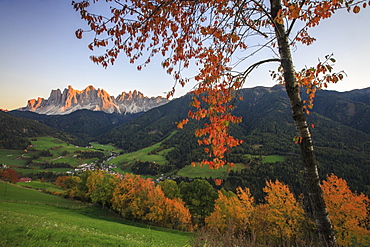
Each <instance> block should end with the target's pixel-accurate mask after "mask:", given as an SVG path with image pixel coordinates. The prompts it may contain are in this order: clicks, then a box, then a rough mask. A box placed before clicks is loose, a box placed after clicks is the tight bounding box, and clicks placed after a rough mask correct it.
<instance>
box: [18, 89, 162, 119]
mask: <svg viewBox="0 0 370 247" xmlns="http://www.w3.org/2000/svg"><path fill="white" fill-rule="evenodd" d="M167 102H168V100H167V99H165V98H162V97H152V98H148V97H145V96H144V94H143V93H141V92H140V91H137V90H134V91H130V92H129V93H126V92H122V93H121V94H120V95H118V96H117V98H115V97H114V96H110V95H109V94H108V93H107V92H106V91H105V90H104V89H100V88H98V89H95V87H94V86H92V85H89V86H87V87H86V88H85V89H84V90H81V91H79V90H76V89H74V88H73V87H72V85H68V88H65V89H64V90H63V93H62V91H61V90H60V89H56V90H51V93H50V96H49V98H48V99H44V98H40V97H38V98H37V99H30V100H28V103H27V106H26V107H23V108H20V109H19V110H21V111H32V112H36V113H39V114H46V115H65V114H69V113H72V112H74V111H76V110H80V109H87V110H92V111H104V112H107V113H113V112H115V113H119V114H125V113H137V112H143V111H148V110H150V109H152V108H154V107H157V106H160V105H163V104H166V103H167Z"/></svg>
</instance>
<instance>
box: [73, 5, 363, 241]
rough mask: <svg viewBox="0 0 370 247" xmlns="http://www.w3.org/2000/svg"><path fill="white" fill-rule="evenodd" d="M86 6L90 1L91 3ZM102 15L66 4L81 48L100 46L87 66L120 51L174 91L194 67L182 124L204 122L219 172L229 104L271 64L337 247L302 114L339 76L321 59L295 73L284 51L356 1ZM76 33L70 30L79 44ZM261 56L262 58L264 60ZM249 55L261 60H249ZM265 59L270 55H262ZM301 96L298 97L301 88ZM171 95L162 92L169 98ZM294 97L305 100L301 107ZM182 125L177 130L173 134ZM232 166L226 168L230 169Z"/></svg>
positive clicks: (324, 224) (321, 224)
mask: <svg viewBox="0 0 370 247" xmlns="http://www.w3.org/2000/svg"><path fill="white" fill-rule="evenodd" d="M93 2H94V3H96V2H98V0H94V1H93ZM106 2H107V5H106V6H109V10H108V13H109V15H108V16H106V17H105V16H102V15H101V14H95V13H90V12H89V11H88V8H89V6H90V1H87V0H84V1H79V2H74V1H73V2H72V4H73V7H74V9H75V10H76V11H79V13H80V15H81V18H82V19H84V20H86V21H87V24H88V25H89V29H90V30H86V31H93V32H94V33H95V36H94V39H93V41H92V42H91V43H90V44H89V45H88V47H89V49H91V50H94V49H95V50H98V51H99V47H102V48H103V49H104V50H103V54H102V55H93V56H91V59H92V61H93V62H95V63H98V64H101V65H102V66H104V67H107V66H108V65H109V64H114V62H115V61H116V59H117V57H118V55H119V54H120V53H121V52H122V53H124V54H125V55H126V56H127V57H129V59H130V62H131V63H134V62H138V63H139V64H138V66H137V68H138V70H141V69H142V68H143V67H145V66H146V65H147V64H148V63H150V61H151V60H152V58H153V56H154V55H156V54H160V55H162V56H163V63H162V65H163V67H164V69H166V71H167V73H169V74H171V75H173V77H174V79H175V82H176V84H180V85H185V84H186V83H187V82H188V81H189V80H190V79H189V78H187V77H184V76H182V71H183V69H184V68H187V67H189V66H190V64H194V65H195V66H197V67H198V68H199V70H198V71H197V73H196V74H195V75H194V77H193V78H194V80H195V81H196V82H197V85H196V88H195V89H194V91H193V94H194V100H193V103H192V105H193V106H194V107H195V109H196V110H195V111H192V112H190V113H189V117H190V118H194V119H202V118H208V119H209V122H208V123H206V124H205V126H204V128H202V129H199V130H197V131H196V135H197V136H199V137H200V138H201V139H200V140H199V141H198V142H199V144H201V145H210V148H209V147H206V148H205V152H207V153H208V154H209V156H210V158H209V159H207V160H204V161H203V163H204V164H208V165H210V167H212V168H214V167H216V168H217V167H220V166H222V165H225V164H226V163H227V162H226V161H225V159H224V153H225V152H226V151H228V150H229V149H230V148H232V147H233V146H236V145H239V144H240V143H241V141H240V140H237V139H235V138H233V137H231V136H230V135H229V134H228V128H229V126H230V124H231V123H238V122H240V121H241V119H240V118H238V117H235V116H233V115H232V114H231V110H232V109H233V104H232V103H233V100H234V99H235V97H236V96H237V90H238V89H240V88H241V87H242V86H243V85H244V83H245V81H246V79H247V78H248V75H249V74H250V73H251V72H252V71H253V70H254V69H256V68H257V67H259V66H261V65H263V64H265V63H270V62H273V63H277V64H278V65H279V69H278V71H277V72H276V73H273V77H274V78H276V79H277V80H278V81H280V82H281V83H283V84H284V85H285V90H286V92H287V95H288V97H289V99H290V105H291V109H292V117H293V121H294V124H295V127H296V130H297V139H296V142H297V144H298V145H299V147H300V150H301V156H302V160H303V164H304V172H305V175H304V177H305V178H306V184H307V186H306V187H307V191H308V194H309V196H310V202H311V207H312V209H313V212H314V217H315V222H316V225H317V228H318V232H319V236H320V239H321V242H322V245H323V246H337V243H336V240H335V236H334V231H333V227H332V225H331V222H330V219H329V217H328V213H327V208H326V205H325V202H324V199H323V193H322V189H321V187H320V179H319V176H318V170H317V162H316V158H315V154H314V148H313V142H312V138H311V133H310V130H309V127H308V124H307V121H306V115H305V114H306V113H309V110H310V108H311V107H312V106H313V98H314V96H315V92H316V90H318V89H321V88H322V87H325V86H327V83H330V82H334V83H335V82H337V81H338V80H340V79H341V78H343V75H342V74H341V73H333V71H332V64H333V63H334V62H335V59H334V58H332V57H330V56H328V57H326V58H325V59H324V60H323V61H321V62H319V64H318V65H315V66H312V67H307V68H305V69H303V70H301V71H296V70H295V68H294V64H293V59H292V54H291V46H295V45H296V44H297V43H302V44H304V45H310V44H312V42H314V41H315V38H313V37H312V36H310V34H309V32H310V29H311V28H312V27H315V26H317V25H319V24H320V23H321V21H322V20H323V19H326V18H329V17H331V16H332V15H333V14H334V13H335V12H336V11H337V10H339V9H347V10H348V11H353V12H355V13H357V12H359V11H360V7H359V4H362V3H363V7H366V2H365V1H364V0H359V1H357V2H355V1H354V0H321V1H320V0H319V1H313V0H269V1H263V0H237V1H225V0H211V1H210V0H188V1H186V0H184V1H183V0H168V1H163V0H151V1H139V0H131V1H120V0H106ZM83 33H84V30H82V29H79V30H77V31H76V36H77V37H78V38H82V35H83ZM265 51H267V52H268V53H265ZM257 53H260V54H262V55H266V58H265V59H262V60H257V61H253V60H251V58H253V57H256V56H254V55H256V54H257ZM267 54H271V55H267ZM302 88H303V89H304V90H301V89H302ZM174 90H175V88H173V90H172V91H171V92H169V96H170V95H173V93H174ZM301 92H306V93H308V100H307V101H303V100H302V98H301ZM187 121H188V120H187V119H185V120H183V121H181V122H179V123H178V126H179V127H180V128H181V127H182V126H183V125H184V124H185V123H187ZM230 165H232V164H230Z"/></svg>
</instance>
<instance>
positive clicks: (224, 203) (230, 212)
mask: <svg viewBox="0 0 370 247" xmlns="http://www.w3.org/2000/svg"><path fill="white" fill-rule="evenodd" d="M236 190H237V195H236V194H234V193H232V192H226V191H218V199H216V201H215V207H214V211H213V213H212V214H211V215H210V216H209V217H207V218H206V219H205V222H206V224H207V226H209V227H212V228H216V229H218V230H220V231H221V232H225V231H226V230H227V228H228V225H229V223H232V224H233V227H234V229H235V231H236V232H239V231H244V232H245V231H249V230H250V225H251V224H250V223H251V222H250V219H251V215H252V213H253V211H254V198H253V197H252V196H251V194H250V191H249V189H248V188H246V189H244V190H243V189H242V188H240V187H238V188H237V189H236Z"/></svg>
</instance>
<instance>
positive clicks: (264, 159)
mask: <svg viewBox="0 0 370 247" xmlns="http://www.w3.org/2000/svg"><path fill="white" fill-rule="evenodd" d="M277 161H281V162H284V161H285V157H284V156H279V155H267V156H263V157H262V163H274V162H277Z"/></svg>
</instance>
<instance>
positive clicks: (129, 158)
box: [109, 131, 176, 172]
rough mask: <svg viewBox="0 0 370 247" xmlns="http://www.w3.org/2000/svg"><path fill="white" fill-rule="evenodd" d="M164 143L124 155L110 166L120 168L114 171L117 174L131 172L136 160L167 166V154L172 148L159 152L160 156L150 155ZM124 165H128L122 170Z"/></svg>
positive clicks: (113, 160)
mask: <svg viewBox="0 0 370 247" xmlns="http://www.w3.org/2000/svg"><path fill="white" fill-rule="evenodd" d="M175 133H176V131H174V132H172V133H171V134H170V135H169V136H168V137H167V138H170V137H171V136H172V135H173V134H175ZM161 144H162V142H158V143H156V144H154V145H152V146H150V147H147V148H143V149H140V150H138V151H136V152H131V153H127V154H122V155H120V156H118V157H116V158H114V159H112V160H111V161H109V163H110V164H114V165H116V166H117V167H118V168H116V169H114V170H115V171H117V172H131V167H132V165H133V164H134V163H135V161H136V160H140V161H144V162H146V161H149V162H156V163H158V164H160V165H165V164H166V163H167V162H168V161H167V160H166V154H167V152H169V151H171V149H172V148H168V149H164V150H161V151H159V152H158V154H149V153H150V152H151V151H153V150H155V149H157V148H159V147H160V146H161ZM122 165H126V167H125V168H124V169H121V167H122Z"/></svg>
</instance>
